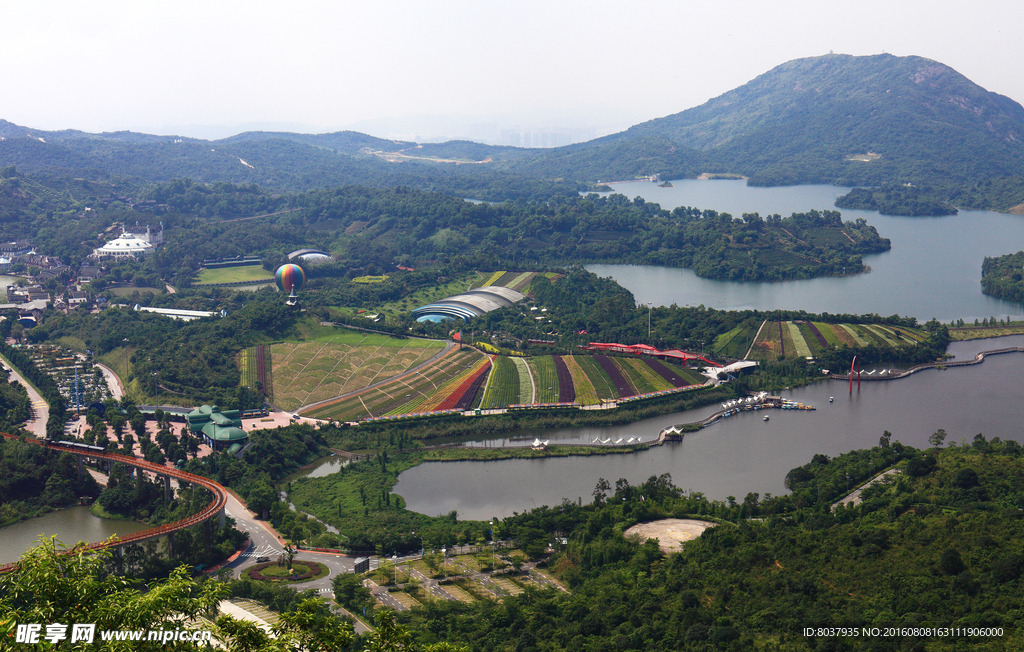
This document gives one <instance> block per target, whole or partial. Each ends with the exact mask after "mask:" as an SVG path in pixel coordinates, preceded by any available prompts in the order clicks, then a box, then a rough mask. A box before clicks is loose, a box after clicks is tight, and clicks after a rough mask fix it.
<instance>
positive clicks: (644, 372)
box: [615, 358, 672, 394]
mask: <svg viewBox="0 0 1024 652" xmlns="http://www.w3.org/2000/svg"><path fill="white" fill-rule="evenodd" d="M615 361H616V362H617V363H619V364H620V365H622V366H623V368H624V369H628V374H629V377H630V379H632V380H633V384H634V386H636V388H637V393H639V394H646V393H648V392H658V391H661V390H663V389H669V388H670V387H672V383H670V382H668V381H667V380H665V379H664V378H663V377H662V376H661V374H659V373H657V372H656V371H654V369H651V367H650V365H648V364H647V363H645V362H644V361H643V360H640V359H639V358H617V359H616V360H615Z"/></svg>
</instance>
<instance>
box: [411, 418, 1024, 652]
mask: <svg viewBox="0 0 1024 652" xmlns="http://www.w3.org/2000/svg"><path fill="white" fill-rule="evenodd" d="M944 434H945V433H942V432H941V431H940V432H939V433H936V435H935V436H934V441H936V443H938V444H941V442H942V437H943V436H944ZM1022 452H1024V451H1022V449H1021V447H1020V446H1019V445H1018V444H1017V443H1016V442H1013V441H1006V442H1002V441H999V439H998V438H995V439H992V440H991V441H989V440H986V438H985V437H984V436H982V435H978V436H976V437H975V438H974V440H973V441H972V442H970V443H967V442H964V443H962V444H960V445H953V446H951V447H949V448H944V449H937V448H933V449H930V450H915V449H912V448H909V447H905V446H903V445H901V444H900V443H899V442H897V441H894V440H893V438H892V435H891V434H890V433H888V432H886V433H883V434H882V437H881V438H880V442H879V446H877V447H875V448H873V449H870V450H865V451H855V452H853V453H848V454H844V455H841V456H839V457H836V458H834V459H831V458H829V457H827V456H824V455H815V456H814V459H813V460H812V461H811V462H809V463H808V464H806V465H804V466H802V467H799V468H798V469H794V470H793V471H792V472H790V474H789V475H788V476H787V485H788V486H790V487H791V488H792V490H793V493H792V494H791V495H786V496H779V497H772V496H764V497H762V496H759V495H758V494H748V495H747V496H745V497H743V498H742V499H736V498H733V497H729V498H728V499H727V500H726V501H709V500H708V499H706V498H705V497H704V496H702V495H701V494H699V493H688V492H684V491H682V490H680V489H679V488H677V487H675V486H674V485H673V484H672V482H671V478H669V477H668V476H667V475H664V476H661V477H653V476H652V477H651V478H650V479H649V480H648V481H647V482H645V483H642V484H640V485H636V486H632V485H630V484H629V483H628V482H626V481H625V480H622V479H620V480H619V481H617V482H616V483H615V484H614V490H612V485H611V483H608V482H598V485H597V487H596V488H595V491H594V496H593V502H592V503H591V504H589V505H583V506H579V505H577V504H576V503H575V502H569V501H566V502H564V503H563V504H561V505H559V506H555V507H544V508H540V509H536V510H533V511H531V512H528V513H526V514H523V515H519V516H514V517H511V518H508V519H505V520H504V521H502V522H501V523H500V528H501V532H502V534H503V535H504V534H508V535H511V536H514V537H516V538H517V540H519V541H520V543H522V542H524V541H525V542H530V541H533V540H534V539H537V538H539V539H540V540H541V541H545V542H547V541H550V540H551V538H552V537H553V536H554V537H564V538H565V539H566V541H567V543H566V544H565V545H564V546H558V545H556V551H555V552H554V554H553V556H552V557H551V558H550V559H549V560H548V561H547V567H548V569H549V570H551V571H553V572H555V573H556V574H557V575H558V576H559V577H560V578H561V579H562V580H563V581H564V582H565V583H566V584H567V585H568V586H569V588H570V591H571V593H569V594H565V593H561V592H558V591H551V590H542V591H537V590H527V591H526V592H525V593H523V594H522V595H520V596H517V597H506V598H505V599H504V601H502V602H500V603H497V602H491V601H482V602H477V603H474V604H472V605H465V604H460V603H453V602H446V601H431V602H428V603H426V604H425V605H424V607H423V608H421V609H415V610H413V611H410V612H404V613H402V614H401V615H400V618H401V620H402V621H403V622H406V623H408V624H409V626H410V629H411V630H413V631H414V632H416V635H417V636H418V637H419V639H420V640H422V641H435V640H447V641H450V642H454V643H461V644H466V645H469V646H471V647H472V649H475V650H524V651H526V650H566V649H578V650H579V649H587V650H680V649H685V650H713V649H726V650H751V649H791V650H812V649H831V650H854V649H907V650H911V649H950V650H953V649H968V648H969V649H1005V645H1006V643H1007V641H1008V640H1009V637H1012V636H1014V635H1015V634H1014V632H1015V631H1016V628H1017V626H1018V624H1019V622H1020V619H1021V614H1022V613H1024V603H1022V601H1021V595H1022V592H1021V581H1022V580H1021V577H1022V571H1024V551H1022V550H1021V547H1020V540H1021V537H1022V535H1024V521H1022V519H1021V517H1020V514H1021V508H1022V507H1024V494H1022V493H1021V490H1020V487H1019V486H1017V483H1015V482H1014V481H1013V478H1015V477H1017V476H1018V475H1019V474H1020V473H1021V472H1024V466H1022V464H1024V458H1022ZM894 463H895V464H896V466H897V468H898V469H899V472H898V474H897V475H896V476H895V479H894V480H889V481H888V482H884V483H880V484H877V485H875V486H873V487H871V488H870V489H867V490H865V491H864V492H863V503H862V504H860V505H858V506H854V507H849V506H846V507H837V508H833V507H832V503H833V502H834V501H835V500H837V499H838V498H839V497H840V496H842V495H844V494H845V493H847V491H848V490H849V488H850V487H853V486H856V485H857V484H858V483H860V482H862V481H864V480H866V479H868V478H870V477H872V476H873V475H875V474H876V473H877V472H879V471H880V470H882V469H884V468H886V467H887V466H890V465H892V464H894ZM665 517H692V518H703V519H710V520H712V521H716V522H717V523H718V525H717V526H716V527H713V528H711V529H709V530H707V531H705V532H704V534H703V536H701V537H700V538H699V539H696V540H694V541H691V542H688V543H686V544H685V545H684V547H683V550H682V552H679V553H674V554H665V553H663V552H661V551H660V550H659V548H658V546H657V545H656V544H655V543H654V542H653V541H647V542H642V541H629V540H627V539H625V538H623V536H622V532H623V531H624V530H625V529H626V528H628V527H629V526H630V525H633V524H635V523H640V522H645V521H650V520H655V519H659V518H665ZM805 627H850V628H858V631H859V629H860V628H861V627H881V628H885V627H903V628H926V627H961V628H963V627H979V628H1002V635H1000V636H987V637H986V636H971V635H969V634H965V635H963V636H959V637H956V638H955V639H953V638H943V637H936V636H927V635H921V634H918V633H915V632H914V631H913V630H912V629H911V630H909V631H902V632H897V633H896V634H895V635H894V636H891V637H888V638H884V639H881V638H880V639H877V640H871V639H869V638H865V637H863V636H850V637H831V638H829V637H815V636H812V637H807V636H805V635H804V631H803V629H804V628H805ZM925 644H926V645H927V646H928V647H927V648H925V647H922V646H923V645H925ZM965 646H966V647H965Z"/></svg>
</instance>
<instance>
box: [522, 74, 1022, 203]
mask: <svg viewBox="0 0 1024 652" xmlns="http://www.w3.org/2000/svg"><path fill="white" fill-rule="evenodd" d="M623 151H629V152H630V159H631V160H624V158H623V157H622V156H621V153H622V152H623ZM518 168H519V169H521V170H524V171H525V170H529V171H530V173H533V174H549V175H551V176H565V177H570V178H580V177H583V178H591V179H596V178H599V177H598V176H595V175H596V173H598V171H599V170H602V169H603V170H609V171H613V174H612V175H604V176H603V177H602V178H621V176H622V175H625V174H630V175H650V174H655V173H660V174H661V175H662V176H663V177H666V178H673V177H681V176H694V175H695V174H696V173H698V172H728V173H736V174H741V175H743V176H746V177H749V179H750V183H752V184H756V185H785V184H796V183H836V184H840V185H872V186H874V185H880V184H882V183H883V182H890V183H910V184H914V185H920V186H927V187H929V188H931V189H932V190H933V191H934V192H937V193H939V194H941V195H944V196H945V198H946V199H948V200H950V201H953V202H954V203H958V204H960V205H964V204H965V203H966V204H967V205H972V204H982V205H995V207H998V208H1009V207H1010V206H1013V205H1014V204H1016V203H1021V202H1024V193H1022V192H1021V188H1024V107H1021V105H1020V104H1018V103H1016V102H1014V101H1013V100H1011V99H1009V98H1007V97H1004V96H1002V95H999V94H996V93H992V92H989V91H986V90H985V89H983V88H981V87H980V86H978V85H977V84H974V83H973V82H971V81H970V80H969V79H967V78H966V77H964V76H963V75H961V74H960V73H958V72H956V71H955V70H953V69H952V68H950V67H948V66H945V65H943V64H941V63H938V62H936V61H932V60H929V59H925V58H922V57H914V56H909V57H896V56H892V55H888V54H882V55H876V56H864V57H857V56H850V55H834V54H829V55H825V56H820V57H813V58H807V59H797V60H795V61H790V62H787V63H784V64H782V65H780V66H777V67H775V68H773V69H772V70H770V71H768V72H766V73H764V74H763V75H760V76H759V77H757V78H755V79H753V80H751V81H750V82H748V83H746V84H744V85H743V86H740V87H739V88H736V89H733V90H731V91H729V92H727V93H725V94H723V95H721V96H719V97H716V98H714V99H712V100H710V101H708V102H706V103H704V104H702V105H701V106H697V107H694V108H692V109H688V110H686V111H682V112H680V113H676V114H673V115H669V116H666V117H663V118H658V119H655V120H650V121H648V122H645V123H642V124H639V125H636V126H634V127H631V128H630V129H627V130H626V131H623V132H621V133H618V134H613V135H610V136H606V137H604V138H599V139H597V140H594V141H590V142H588V143H584V144H581V145H578V146H575V147H574V148H561V149H560V150H552V151H547V152H543V153H542V154H540V155H539V156H538V157H537V158H535V159H533V160H530V161H526V162H524V163H522V164H520V165H519V166H518ZM615 175H618V176H615ZM979 184H981V185H982V186H986V187H984V188H980V189H979V188H977V187H976V186H978V185H979ZM986 195H987V199H986Z"/></svg>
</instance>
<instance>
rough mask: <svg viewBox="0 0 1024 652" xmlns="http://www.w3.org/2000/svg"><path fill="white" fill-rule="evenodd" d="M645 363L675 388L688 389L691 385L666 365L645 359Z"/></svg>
mask: <svg viewBox="0 0 1024 652" xmlns="http://www.w3.org/2000/svg"><path fill="white" fill-rule="evenodd" d="M644 362H645V363H647V366H649V367H650V368H651V369H652V370H654V372H655V373H657V374H658V375H660V376H661V377H662V378H664V379H665V380H667V381H668V382H670V383H672V386H673V387H686V386H687V385H689V384H690V383H688V382H686V380H684V379H683V378H682V377H681V376H680V375H679V374H677V373H675V372H674V371H672V370H671V369H669V368H668V367H666V366H665V365H663V364H661V362H660V361H658V360H649V359H645V360H644Z"/></svg>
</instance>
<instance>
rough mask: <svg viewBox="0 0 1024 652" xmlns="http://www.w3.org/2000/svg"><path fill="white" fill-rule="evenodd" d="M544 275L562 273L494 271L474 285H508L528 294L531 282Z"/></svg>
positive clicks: (555, 276)
mask: <svg viewBox="0 0 1024 652" xmlns="http://www.w3.org/2000/svg"><path fill="white" fill-rule="evenodd" d="M538 276H543V277H545V278H548V279H552V280H553V279H556V278H560V277H561V276H562V275H561V274H559V273H558V272H543V273H538V272H509V271H504V270H502V271H498V272H493V273H492V274H491V275H490V276H488V277H487V278H486V279H484V281H483V282H482V283H481V284H480V285H474V286H473V287H486V286H488V285H496V286H499V287H506V288H510V289H512V290H518V291H520V292H522V293H523V294H526V292H527V290H528V289H529V287H530V283H532V282H533V279H534V278H536V277H538Z"/></svg>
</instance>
